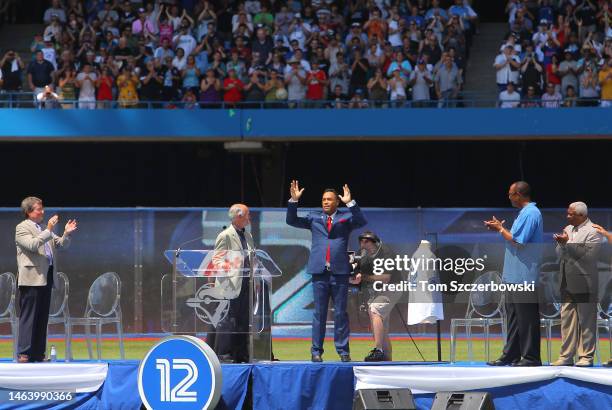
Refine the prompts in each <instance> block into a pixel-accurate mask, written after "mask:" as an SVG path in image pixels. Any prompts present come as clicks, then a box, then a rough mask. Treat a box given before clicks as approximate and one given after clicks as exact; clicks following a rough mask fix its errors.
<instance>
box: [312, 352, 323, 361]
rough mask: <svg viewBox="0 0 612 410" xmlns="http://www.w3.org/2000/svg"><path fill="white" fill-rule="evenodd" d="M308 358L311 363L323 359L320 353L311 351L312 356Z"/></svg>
mask: <svg viewBox="0 0 612 410" xmlns="http://www.w3.org/2000/svg"><path fill="white" fill-rule="evenodd" d="M310 360H311V361H312V362H313V363H321V362H322V361H323V359H322V358H321V355H320V354H318V353H313V354H312V357H311V358H310Z"/></svg>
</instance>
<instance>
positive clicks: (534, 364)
mask: <svg viewBox="0 0 612 410" xmlns="http://www.w3.org/2000/svg"><path fill="white" fill-rule="evenodd" d="M512 366H514V367H538V366H542V362H541V361H537V362H536V361H534V360H527V359H521V360H519V361H518V362H516V363H512Z"/></svg>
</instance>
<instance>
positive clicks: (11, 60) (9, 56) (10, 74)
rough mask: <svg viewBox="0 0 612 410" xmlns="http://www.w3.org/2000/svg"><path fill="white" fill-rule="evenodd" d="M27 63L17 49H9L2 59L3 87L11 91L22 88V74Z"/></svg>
mask: <svg viewBox="0 0 612 410" xmlns="http://www.w3.org/2000/svg"><path fill="white" fill-rule="evenodd" d="M24 67H25V65H24V63H23V61H22V60H21V57H19V53H17V52H16V51H15V50H8V51H7V52H6V53H5V54H4V56H3V57H2V60H0V70H1V71H0V74H1V76H2V89H3V90H5V91H9V92H15V91H20V90H21V86H22V84H21V74H22V72H23V69H24Z"/></svg>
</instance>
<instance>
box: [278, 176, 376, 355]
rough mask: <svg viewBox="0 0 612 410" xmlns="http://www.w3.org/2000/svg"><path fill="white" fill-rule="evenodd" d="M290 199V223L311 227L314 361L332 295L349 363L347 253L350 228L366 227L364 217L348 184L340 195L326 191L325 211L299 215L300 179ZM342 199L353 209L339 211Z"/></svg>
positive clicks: (339, 340)
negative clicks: (353, 198) (352, 196)
mask: <svg viewBox="0 0 612 410" xmlns="http://www.w3.org/2000/svg"><path fill="white" fill-rule="evenodd" d="M290 193H291V199H289V204H288V206H287V224H288V225H291V226H293V227H295V228H302V229H309V230H310V232H311V233H312V248H311V251H310V257H309V258H308V273H310V274H311V275H312V289H313V296H314V315H313V319H312V348H311V354H312V361H313V362H321V361H322V359H321V355H322V354H323V340H324V339H325V325H326V321H327V306H328V301H329V297H330V295H331V297H332V300H333V303H334V344H335V345H336V351H337V352H338V354H339V355H340V359H341V360H342V361H343V362H349V361H350V360H351V357H350V355H349V323H348V314H347V313H346V304H347V299H348V287H349V274H350V272H351V267H350V264H349V258H348V254H347V245H348V239H349V235H350V233H351V231H352V230H353V229H356V228H360V227H362V226H364V225H365V224H366V223H367V221H366V220H365V218H364V216H363V214H362V213H361V210H360V209H359V207H358V206H357V204H356V202H355V201H354V200H352V198H351V191H350V190H349V187H348V185H346V184H345V185H344V194H343V195H342V196H341V195H340V194H338V192H336V190H334V189H331V188H328V189H326V190H324V191H323V198H322V201H321V204H322V207H323V210H322V212H321V211H317V212H311V213H309V214H308V215H307V216H303V217H300V216H298V215H297V208H298V201H299V199H300V197H301V196H302V194H303V193H304V188H302V189H300V187H299V184H298V181H291V188H290ZM340 201H342V202H343V203H345V204H346V206H347V207H348V208H349V211H350V212H343V211H339V210H338V206H339V205H340Z"/></svg>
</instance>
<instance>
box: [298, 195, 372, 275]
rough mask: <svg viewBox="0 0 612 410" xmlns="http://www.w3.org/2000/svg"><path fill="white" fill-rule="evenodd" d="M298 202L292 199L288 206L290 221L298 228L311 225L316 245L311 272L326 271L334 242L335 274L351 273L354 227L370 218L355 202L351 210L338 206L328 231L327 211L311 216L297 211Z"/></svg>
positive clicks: (311, 251) (331, 260)
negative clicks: (350, 256) (328, 254)
mask: <svg viewBox="0 0 612 410" xmlns="http://www.w3.org/2000/svg"><path fill="white" fill-rule="evenodd" d="M297 209H298V203H297V202H289V204H288V206H287V224H288V225H291V226H293V227H295V228H302V229H310V232H311V233H312V248H311V249H310V257H309V258H308V273H311V274H313V273H314V274H317V273H323V272H324V271H325V256H326V254H327V247H328V245H329V246H330V265H331V271H332V273H333V274H335V275H348V274H349V273H350V272H351V267H350V265H349V260H348V255H347V247H348V239H349V235H350V234H351V231H352V230H353V229H356V228H360V227H362V226H364V225H365V224H367V223H368V222H367V221H366V219H365V218H364V216H363V213H362V212H361V210H360V209H359V206H357V205H354V206H352V207H351V208H348V209H349V212H347V211H340V210H338V211H337V213H336V216H335V217H334V220H333V222H332V228H331V231H330V232H327V215H326V214H325V213H323V212H322V211H316V212H310V213H309V214H308V215H307V216H305V217H302V216H298V215H297Z"/></svg>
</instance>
